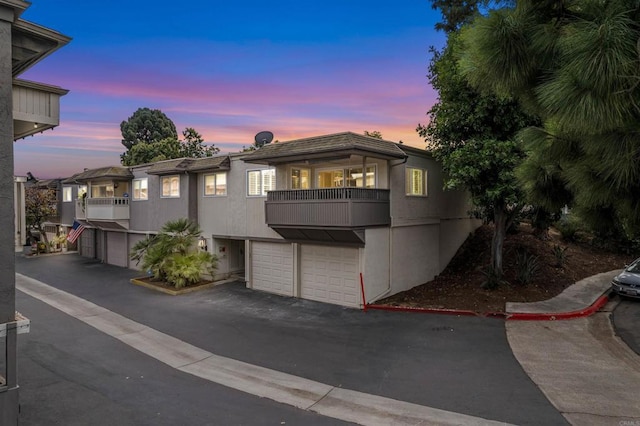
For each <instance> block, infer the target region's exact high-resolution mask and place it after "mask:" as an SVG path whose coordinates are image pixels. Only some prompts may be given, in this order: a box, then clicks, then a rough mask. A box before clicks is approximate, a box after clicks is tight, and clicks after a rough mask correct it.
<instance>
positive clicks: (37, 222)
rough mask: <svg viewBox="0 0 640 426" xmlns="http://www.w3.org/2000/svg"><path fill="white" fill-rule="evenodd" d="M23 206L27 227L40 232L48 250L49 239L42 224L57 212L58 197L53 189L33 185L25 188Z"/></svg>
mask: <svg viewBox="0 0 640 426" xmlns="http://www.w3.org/2000/svg"><path fill="white" fill-rule="evenodd" d="M24 207H25V218H26V224H27V228H29V229H31V228H35V229H36V230H37V231H38V232H39V233H40V237H41V238H42V239H44V243H45V247H46V250H47V251H48V250H49V241H48V238H47V233H46V232H45V230H44V226H43V224H44V222H46V221H47V220H49V219H50V218H51V217H53V216H56V215H57V214H58V198H57V195H56V191H55V189H51V188H37V187H33V186H32V187H27V188H25V200H24Z"/></svg>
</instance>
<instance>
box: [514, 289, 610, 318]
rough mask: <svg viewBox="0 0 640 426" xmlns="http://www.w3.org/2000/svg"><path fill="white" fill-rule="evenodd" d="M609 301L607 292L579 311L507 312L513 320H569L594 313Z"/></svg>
mask: <svg viewBox="0 0 640 426" xmlns="http://www.w3.org/2000/svg"><path fill="white" fill-rule="evenodd" d="M608 301H609V293H608V292H607V293H605V294H603V295H602V296H600V297H598V299H596V301H595V302H593V303H592V304H591V305H590V306H588V307H586V308H584V309H580V310H577V311H570V312H558V313H530V312H513V313H508V314H507V320H513V321H556V320H568V319H574V318H582V317H588V316H589V315H592V314H594V313H595V312H597V311H598V310H599V309H600V308H602V307H603V306H604V305H606V304H607V302H608Z"/></svg>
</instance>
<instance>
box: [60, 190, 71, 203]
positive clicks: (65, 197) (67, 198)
mask: <svg viewBox="0 0 640 426" xmlns="http://www.w3.org/2000/svg"><path fill="white" fill-rule="evenodd" d="M71 201H73V188H71V187H70V186H63V187H62V202H63V203H70V202H71Z"/></svg>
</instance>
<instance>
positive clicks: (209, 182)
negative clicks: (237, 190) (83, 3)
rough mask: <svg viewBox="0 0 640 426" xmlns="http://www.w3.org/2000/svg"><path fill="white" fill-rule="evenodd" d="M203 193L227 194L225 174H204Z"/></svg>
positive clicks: (211, 194) (213, 194) (208, 194)
mask: <svg viewBox="0 0 640 426" xmlns="http://www.w3.org/2000/svg"><path fill="white" fill-rule="evenodd" d="M204 195H206V196H210V197H213V196H218V197H219V196H222V195H227V174H226V173H214V174H212V175H205V176H204Z"/></svg>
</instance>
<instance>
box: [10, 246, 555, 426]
mask: <svg viewBox="0 0 640 426" xmlns="http://www.w3.org/2000/svg"><path fill="white" fill-rule="evenodd" d="M16 268H17V272H19V273H21V274H24V275H26V276H29V277H32V278H35V279H37V280H40V281H42V282H45V283H47V284H49V285H52V286H54V287H56V288H59V289H61V290H64V291H66V292H69V293H71V294H74V295H76V296H78V297H81V298H83V299H86V300H88V301H90V302H93V303H95V304H96V305H99V306H101V307H103V308H106V309H108V310H110V311H113V312H115V313H117V314H120V315H122V316H124V317H126V318H129V319H131V320H133V321H136V322H138V323H141V324H144V325H146V326H148V327H151V328H153V329H155V330H158V331H160V332H162V333H165V334H167V335H169V336H173V337H175V338H178V339H180V340H182V341H184V342H188V343H189V344H191V345H194V346H196V347H198V348H201V349H202V350H205V351H208V352H210V353H213V354H216V355H219V356H222V357H227V358H231V359H234V360H239V361H243V362H246V363H249V364H253V365H257V366H261V367H265V368H268V369H272V370H276V371H280V372H284V373H288V374H291V375H295V376H298V377H302V378H306V379H309V380H313V381H317V382H321V383H326V384H329V385H331V386H334V387H338V388H347V389H351V390H354V391H358V392H363V393H367V394H373V395H379V396H383V397H387V398H391V399H395V400H400V401H407V402H410V403H414V404H419V405H422V406H428V407H433V408H438V409H442V410H447V411H452V412H456V413H463V414H467V415H471V416H475V417H481V418H485V419H491V420H498V421H503V422H508V423H514V424H520V425H526V424H545V425H554V424H566V422H565V420H564V418H563V417H562V416H561V415H560V414H559V413H558V411H557V410H556V409H555V408H554V407H553V406H552V405H551V404H550V403H549V402H548V400H547V399H546V398H545V397H544V395H543V394H542V393H541V392H540V390H539V389H538V388H537V387H536V386H535V385H534V384H533V383H532V381H531V380H530V379H529V377H528V376H527V375H526V374H525V372H524V371H523V369H522V368H521V367H520V365H519V364H518V362H517V360H516V359H515V357H514V356H513V354H512V352H511V349H510V347H509V344H508V342H507V338H506V332H505V327H504V322H503V321H501V320H497V319H491V318H474V317H455V316H434V315H421V314H413V313H393V312H381V311H374V312H371V311H370V312H366V313H364V312H362V311H359V310H353V309H347V308H341V307H337V306H333V305H326V304H322V303H315V302H311V301H305V300H300V299H294V298H285V297H279V296H275V295H269V294H265V293H260V292H257V291H251V290H247V289H246V288H244V285H243V283H229V284H225V285H221V286H218V287H215V288H212V289H208V290H203V291H200V292H197V293H192V294H187V295H183V296H168V295H165V294H161V293H156V292H153V291H152V290H149V289H146V288H142V287H138V286H135V285H132V284H130V283H129V281H128V280H129V278H132V277H134V276H137V275H138V273H136V272H135V271H131V270H127V269H123V268H118V267H115V266H111V265H103V264H100V263H97V262H95V261H92V260H88V259H86V258H82V257H80V256H78V255H75V254H68V255H62V256H47V257H45V256H43V257H40V258H24V257H22V256H18V257H17V259H16ZM19 308H20V309H21V307H20V306H19ZM23 313H24V314H26V315H27V316H29V312H28V311H25V312H23ZM32 326H33V327H34V328H35V327H38V324H37V323H34V324H33V325H32Z"/></svg>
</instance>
